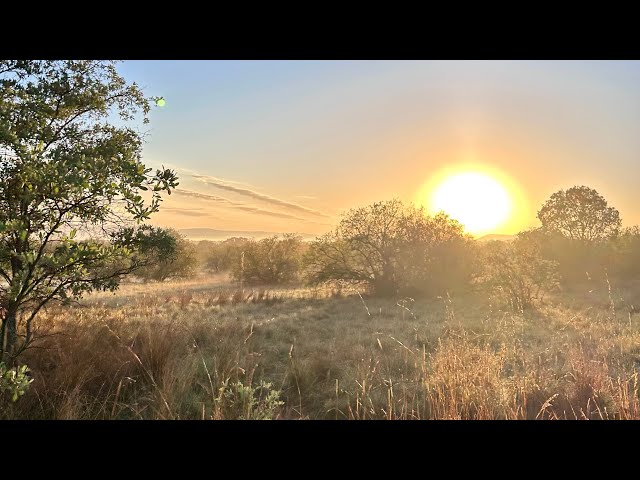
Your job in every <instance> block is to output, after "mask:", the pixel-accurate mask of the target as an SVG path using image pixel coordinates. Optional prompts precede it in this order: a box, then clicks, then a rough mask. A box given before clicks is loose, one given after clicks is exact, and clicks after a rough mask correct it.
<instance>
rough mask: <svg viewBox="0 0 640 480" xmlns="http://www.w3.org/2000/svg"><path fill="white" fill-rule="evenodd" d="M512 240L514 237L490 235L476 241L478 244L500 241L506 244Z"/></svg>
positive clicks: (498, 234)
mask: <svg viewBox="0 0 640 480" xmlns="http://www.w3.org/2000/svg"><path fill="white" fill-rule="evenodd" d="M514 238H516V236H515V235H502V234H500V233H490V234H489V235H484V236H482V237H480V238H477V239H476V240H478V241H479V242H488V241H489V240H501V241H505V242H508V241H510V240H513V239H514Z"/></svg>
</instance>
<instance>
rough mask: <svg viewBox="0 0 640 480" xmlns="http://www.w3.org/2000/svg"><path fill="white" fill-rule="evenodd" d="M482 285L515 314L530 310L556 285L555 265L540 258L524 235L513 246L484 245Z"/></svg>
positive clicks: (501, 244) (538, 252)
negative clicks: (499, 296)
mask: <svg viewBox="0 0 640 480" xmlns="http://www.w3.org/2000/svg"><path fill="white" fill-rule="evenodd" d="M483 253H484V263H485V275H484V281H485V282H486V283H488V284H489V285H490V286H491V287H493V288H494V289H495V290H497V291H498V292H499V293H500V294H501V296H503V297H504V299H505V300H506V301H507V303H508V304H509V305H510V306H511V308H512V309H513V310H515V311H524V310H525V309H528V308H530V307H531V306H532V305H533V303H534V300H536V299H540V298H542V295H543V294H544V292H545V291H548V290H551V289H553V288H555V287H557V285H558V283H559V275H558V270H557V268H558V266H557V263H555V262H553V261H550V260H546V259H544V258H543V257H542V255H541V253H540V249H539V248H538V245H537V244H536V243H534V242H532V241H530V238H528V237H527V235H526V234H524V235H520V236H518V238H516V239H515V240H513V241H512V242H501V241H497V240H494V241H491V242H488V243H487V244H486V245H484V252H483Z"/></svg>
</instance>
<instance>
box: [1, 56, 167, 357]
mask: <svg viewBox="0 0 640 480" xmlns="http://www.w3.org/2000/svg"><path fill="white" fill-rule="evenodd" d="M152 100H153V99H149V98H145V97H144V95H143V93H142V91H141V90H140V89H139V87H138V86H137V85H136V84H135V83H134V84H127V82H126V81H125V80H124V79H123V78H122V77H121V76H120V75H119V74H118V73H117V71H116V68H115V63H114V62H105V61H0V277H1V278H2V283H1V284H0V316H1V319H2V327H1V331H0V333H1V335H0V339H1V340H2V342H1V345H0V347H1V349H0V358H1V357H2V356H9V357H10V358H15V356H17V355H18V354H19V353H20V351H22V350H23V349H24V348H25V347H26V346H27V345H28V344H29V343H30V342H31V340H32V338H33V325H32V322H33V320H34V318H35V316H36V315H37V313H38V312H39V311H40V310H41V309H42V308H43V307H44V306H45V305H47V304H48V303H49V302H51V301H65V300H70V299H77V298H80V297H81V296H82V295H83V294H84V293H86V292H90V291H92V290H115V289H117V287H118V285H119V282H120V280H121V278H122V277H123V275H126V274H128V273H130V272H132V271H135V270H136V269H137V268H139V267H140V266H142V265H144V264H146V260H145V258H147V257H148V253H149V251H151V250H157V251H163V252H164V253H168V252H169V251H170V250H171V247H172V245H171V241H170V239H169V238H168V237H167V235H166V232H163V231H159V230H156V229H154V228H152V227H149V226H147V225H143V222H144V221H145V220H147V219H149V218H150V215H151V214H153V213H154V212H156V211H158V209H159V206H160V202H161V194H162V192H165V191H166V192H167V193H168V194H170V193H171V189H172V188H174V187H175V186H176V185H177V184H178V183H177V177H176V175H175V173H174V172H173V171H171V170H167V169H164V168H162V169H158V170H156V171H155V173H153V172H152V169H151V168H146V167H145V165H144V164H143V163H142V161H141V149H142V141H143V138H142V134H141V133H139V132H138V131H136V130H134V129H133V128H132V127H131V126H123V125H127V122H130V121H135V120H136V119H139V118H140V114H141V115H142V121H143V124H146V123H147V122H148V113H149V111H150V103H151V101H152ZM113 119H118V120H119V121H118V122H117V124H116V123H115V122H113V121H110V120H113ZM143 196H144V197H146V199H145V198H143ZM19 327H20V328H24V334H22V335H20V332H19V331H18V329H19ZM19 338H22V342H21V344H18V339H19Z"/></svg>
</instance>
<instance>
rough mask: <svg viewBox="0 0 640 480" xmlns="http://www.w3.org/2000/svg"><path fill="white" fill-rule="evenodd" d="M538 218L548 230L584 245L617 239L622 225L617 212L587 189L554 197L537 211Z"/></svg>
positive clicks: (578, 189) (565, 192) (598, 195)
mask: <svg viewBox="0 0 640 480" xmlns="http://www.w3.org/2000/svg"><path fill="white" fill-rule="evenodd" d="M538 219H539V220H540V222H541V223H542V227H543V228H544V229H545V230H547V231H556V232H560V233H561V234H562V235H564V236H565V237H568V238H570V239H572V240H581V241H585V242H592V241H596V240H603V239H607V238H610V237H613V236H616V235H617V234H618V231H619V229H620V226H621V224H622V222H621V220H620V214H619V213H618V210H616V209H615V208H613V207H609V206H608V205H607V201H606V200H605V199H604V197H602V195H600V194H599V193H598V192H597V191H595V190H594V189H592V188H589V187H585V186H581V187H577V186H576V187H572V188H570V189H568V190H566V191H565V190H560V191H558V192H556V193H554V194H553V195H551V198H549V200H547V201H546V202H545V203H544V205H543V206H542V208H541V209H540V211H539V212H538Z"/></svg>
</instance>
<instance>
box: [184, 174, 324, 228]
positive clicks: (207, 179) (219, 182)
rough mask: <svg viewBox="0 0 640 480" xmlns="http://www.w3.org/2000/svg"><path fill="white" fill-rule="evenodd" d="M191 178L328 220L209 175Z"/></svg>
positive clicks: (320, 214)
mask: <svg viewBox="0 0 640 480" xmlns="http://www.w3.org/2000/svg"><path fill="white" fill-rule="evenodd" d="M191 176H192V177H193V178H195V179H197V180H200V181H201V182H202V183H204V184H206V185H209V186H211V187H214V188H219V189H222V190H227V191H229V192H234V193H237V194H239V195H244V196H247V197H251V198H254V199H256V200H260V201H263V202H266V203H269V204H271V205H275V206H279V207H283V208H288V209H289V210H294V211H296V212H300V213H305V214H307V215H314V216H317V217H324V218H330V216H329V215H327V214H326V213H323V212H320V211H318V210H314V209H312V208H308V207H305V206H302V205H298V204H297V203H292V202H287V201H286V200H280V199H279V198H275V197H272V196H270V195H265V194H263V193H259V192H256V191H254V190H250V189H248V188H241V187H237V186H235V185H230V184H229V182H226V181H224V180H221V179H219V178H216V177H211V176H209V175H200V174H192V175H191Z"/></svg>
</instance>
